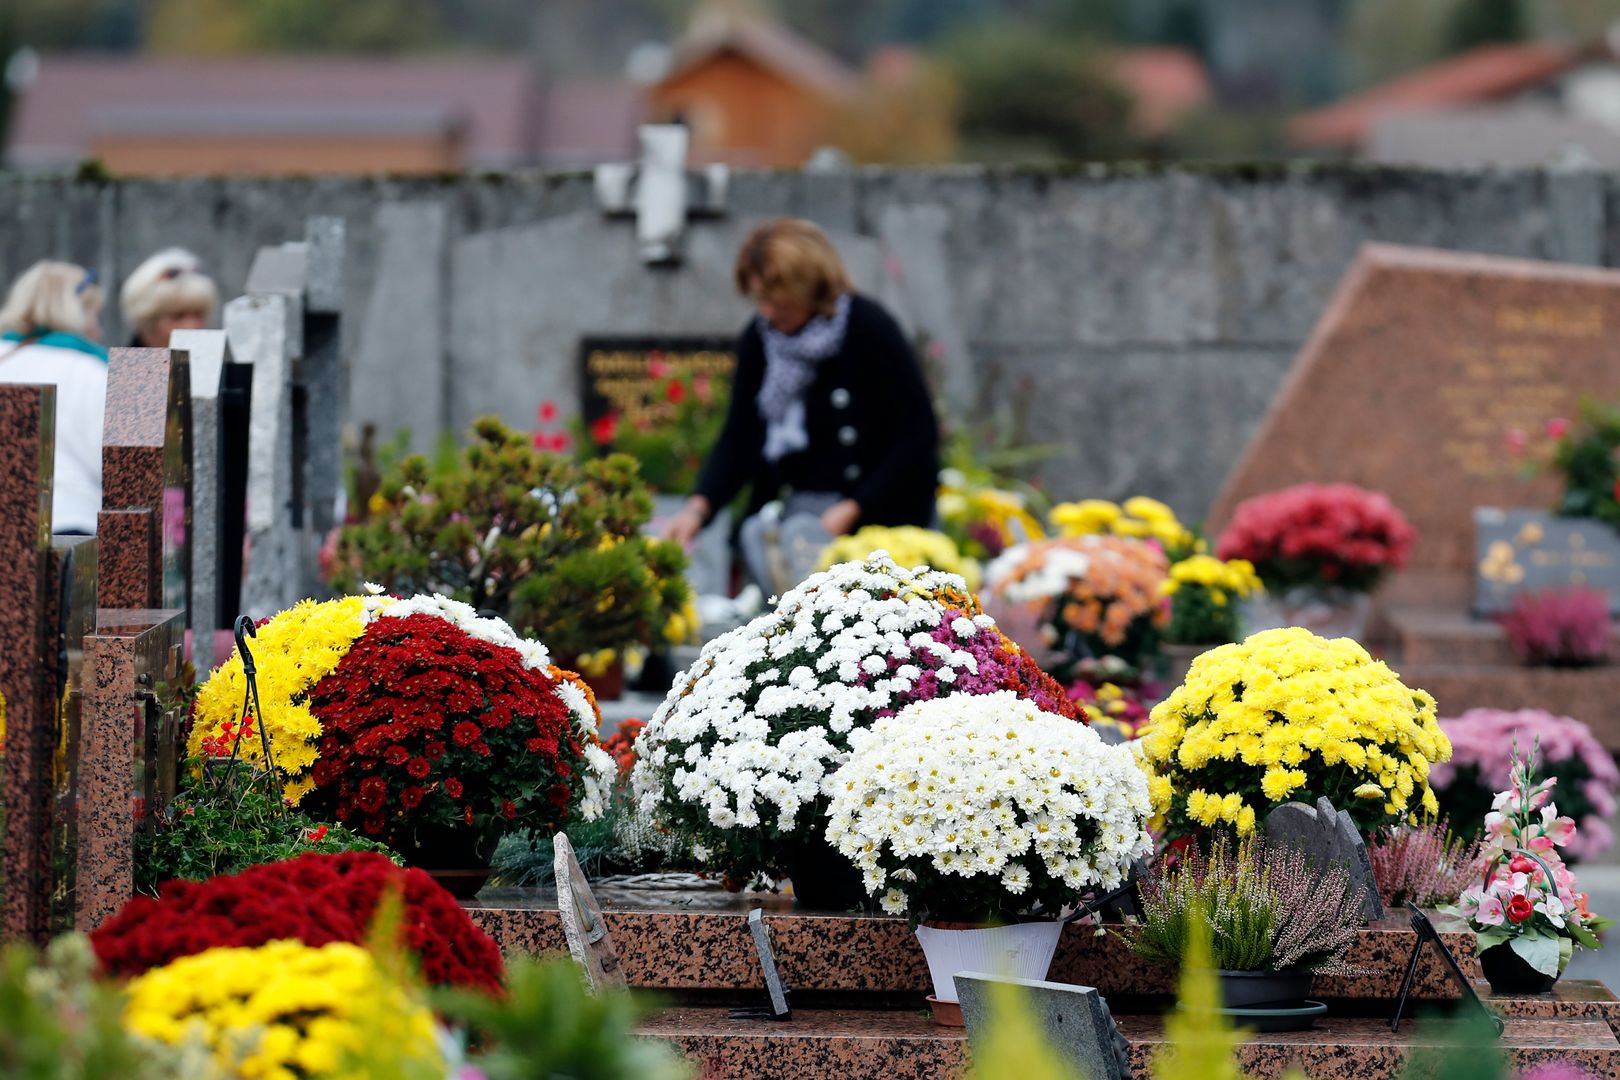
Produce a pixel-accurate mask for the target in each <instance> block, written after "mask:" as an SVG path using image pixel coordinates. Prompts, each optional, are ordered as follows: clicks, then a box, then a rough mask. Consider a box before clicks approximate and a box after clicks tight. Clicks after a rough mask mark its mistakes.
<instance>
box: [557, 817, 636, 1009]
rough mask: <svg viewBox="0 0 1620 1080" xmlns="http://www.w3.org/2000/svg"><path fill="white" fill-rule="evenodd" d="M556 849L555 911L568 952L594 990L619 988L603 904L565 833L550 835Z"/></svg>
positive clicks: (615, 955)
mask: <svg viewBox="0 0 1620 1080" xmlns="http://www.w3.org/2000/svg"><path fill="white" fill-rule="evenodd" d="M552 850H553V851H555V852H556V865H555V866H554V868H553V869H554V871H555V874H556V879H557V911H558V912H559V913H560V914H561V915H562V924H563V936H564V937H565V938H567V939H568V952H569V955H571V956H572V957H573V958H574V960H575V962H576V963H578V964H579V966H580V967H581V968H582V969H583V970H584V972H585V982H586V984H587V985H589V986H590V988H591V991H592V992H593V993H598V994H599V993H602V992H603V991H604V990H622V989H624V987H625V978H624V969H623V968H622V967H620V966H619V954H618V951H617V950H616V949H614V947H613V937H612V935H611V934H609V933H608V928H607V923H605V922H604V921H603V919H602V907H601V905H600V904H598V903H597V902H596V895H595V894H594V893H592V892H591V886H590V883H589V882H587V881H586V880H585V872H584V871H583V870H581V869H580V867H579V860H578V859H577V858H575V857H574V845H573V844H572V843H570V842H569V840H568V834H567V833H558V834H557V835H556V836H555V837H553V838H552Z"/></svg>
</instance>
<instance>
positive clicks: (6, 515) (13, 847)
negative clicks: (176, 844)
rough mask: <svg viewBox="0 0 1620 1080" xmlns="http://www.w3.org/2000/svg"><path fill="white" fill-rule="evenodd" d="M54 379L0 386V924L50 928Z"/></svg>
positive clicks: (6, 930) (32, 935)
mask: <svg viewBox="0 0 1620 1080" xmlns="http://www.w3.org/2000/svg"><path fill="white" fill-rule="evenodd" d="M55 425H56V388H55V387H51V386H25V385H9V386H0V477H4V482H3V483H0V562H3V564H4V566H5V567H6V574H5V576H4V578H3V579H0V580H3V593H0V696H3V697H4V700H5V709H6V732H5V773H4V776H5V782H4V793H5V806H6V817H5V821H6V832H5V853H4V868H5V890H4V896H3V904H4V907H3V918H0V932H3V934H4V936H5V937H6V938H9V939H12V940H18V939H27V940H32V941H34V942H36V943H39V944H43V943H44V941H45V939H46V938H47V937H48V936H49V934H50V894H51V851H50V834H51V831H50V812H51V801H50V794H51V761H52V756H53V754H54V752H55V749H56V747H55V745H54V743H53V742H52V734H53V732H52V728H53V724H52V723H51V717H52V715H53V714H54V711H55V704H54V698H55V690H56V688H55V680H54V679H53V678H52V677H51V673H52V671H53V669H54V665H53V664H51V663H49V662H48V659H47V658H48V656H49V652H50V645H49V640H48V630H47V628H48V626H49V619H48V617H47V614H48V608H49V605H48V599H47V597H48V588H47V583H46V574H47V566H46V552H47V551H48V549H49V546H50V533H51V481H52V464H53V462H54V460H55V447H56V438H55Z"/></svg>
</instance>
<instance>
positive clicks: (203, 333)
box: [169, 330, 231, 671]
mask: <svg viewBox="0 0 1620 1080" xmlns="http://www.w3.org/2000/svg"><path fill="white" fill-rule="evenodd" d="M169 347H170V348H171V349H177V350H184V351H185V352H187V353H189V354H190V356H191V538H190V540H191V542H190V548H191V610H190V612H189V617H190V626H191V656H192V662H193V663H195V664H196V666H197V670H198V671H209V670H211V669H212V668H213V666H214V632H215V631H216V630H218V629H220V618H219V590H220V577H219V572H220V562H219V556H220V547H219V542H220V483H221V473H220V465H221V461H220V457H221V453H222V450H223V443H222V438H221V436H222V434H223V432H222V431H221V428H220V411H219V410H220V400H219V395H220V385H221V378H222V376H223V375H224V371H225V365H226V364H228V363H230V362H231V347H230V343H229V341H228V340H227V338H226V335H225V331H223V330H176V331H175V332H174V333H173V335H171V336H170V338H169Z"/></svg>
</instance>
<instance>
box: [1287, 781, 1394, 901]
mask: <svg viewBox="0 0 1620 1080" xmlns="http://www.w3.org/2000/svg"><path fill="white" fill-rule="evenodd" d="M1266 842H1267V843H1270V844H1273V845H1276V846H1279V847H1291V848H1297V849H1298V850H1300V851H1302V852H1304V853H1305V855H1306V857H1307V858H1308V859H1309V860H1310V861H1311V862H1313V863H1314V864H1315V865H1316V866H1318V867H1319V868H1321V869H1323V870H1327V869H1329V868H1331V867H1335V866H1342V867H1344V870H1345V873H1347V874H1348V875H1349V876H1350V884H1351V886H1352V887H1354V886H1358V885H1359V886H1361V887H1362V888H1363V889H1364V890H1365V891H1364V893H1363V895H1364V896H1365V897H1366V900H1365V902H1364V903H1363V905H1362V914H1363V915H1364V916H1365V917H1366V918H1368V919H1381V918H1383V917H1384V905H1383V902H1382V901H1381V900H1379V898H1378V884H1377V882H1375V881H1374V880H1373V874H1372V861H1371V860H1370V859H1369V858H1368V857H1367V844H1366V841H1365V840H1363V839H1362V838H1361V831H1360V830H1359V829H1357V828H1356V826H1355V823H1354V822H1353V821H1351V820H1350V815H1349V814H1347V813H1345V812H1344V811H1343V810H1337V809H1335V808H1334V806H1333V804H1332V803H1331V802H1329V801H1328V800H1327V799H1326V798H1321V799H1317V800H1316V805H1315V806H1307V805H1306V804H1305V803H1300V802H1291V803H1284V804H1283V805H1281V806H1279V807H1277V808H1276V809H1275V810H1273V811H1272V812H1271V813H1270V814H1267V815H1266Z"/></svg>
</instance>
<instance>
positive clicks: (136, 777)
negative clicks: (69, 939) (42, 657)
mask: <svg viewBox="0 0 1620 1080" xmlns="http://www.w3.org/2000/svg"><path fill="white" fill-rule="evenodd" d="M184 629H185V615H184V612H180V611H154V610H129V611H121V610H107V609H103V610H102V611H101V612H100V613H99V615H98V618H97V625H96V631H95V633H94V634H92V635H91V636H90V637H89V638H88V639H87V640H86V642H85V674H84V682H85V703H84V716H83V721H82V732H83V734H82V739H81V749H80V753H79V761H78V793H79V799H78V848H77V864H76V869H77V892H76V904H75V906H76V921H77V925H78V927H79V928H80V929H82V930H93V929H94V928H95V927H96V926H97V925H98V924H100V923H101V921H102V920H104V919H106V918H107V917H108V916H110V915H112V914H113V913H115V912H116V911H117V910H118V909H119V908H120V907H121V906H122V905H123V903H124V901H126V900H128V899H129V897H130V895H131V894H132V893H133V892H134V889H135V833H136V830H137V829H140V828H145V827H149V821H150V819H151V817H152V815H153V814H155V813H156V812H157V811H159V810H160V809H162V807H163V806H165V805H167V802H168V800H169V799H170V798H171V797H172V796H173V795H174V793H175V790H176V786H177V783H178V779H179V770H180V767H181V723H182V720H183V715H182V710H181V709H180V708H178V706H177V705H175V704H174V703H172V702H166V701H165V699H164V696H163V694H162V691H163V689H164V686H165V684H169V685H171V686H172V685H173V684H174V683H175V682H176V680H177V679H178V677H179V674H180V655H181V652H180V651H181V643H182V640H183V633H184Z"/></svg>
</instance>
